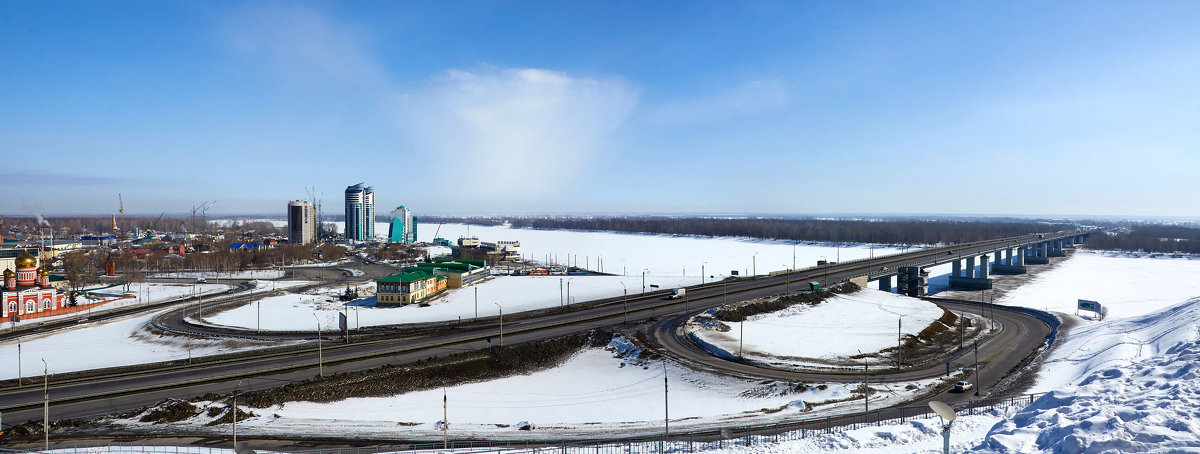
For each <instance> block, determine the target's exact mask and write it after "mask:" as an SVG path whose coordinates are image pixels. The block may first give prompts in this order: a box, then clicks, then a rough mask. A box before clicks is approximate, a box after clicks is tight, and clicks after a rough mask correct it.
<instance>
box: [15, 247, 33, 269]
mask: <svg viewBox="0 0 1200 454" xmlns="http://www.w3.org/2000/svg"><path fill="white" fill-rule="evenodd" d="M16 265H17V269H21V268H33V267H35V266H37V259H35V258H33V256H32V255H29V250H28V249H26V250H25V253H24V254H21V256H20V257H17V260H16Z"/></svg>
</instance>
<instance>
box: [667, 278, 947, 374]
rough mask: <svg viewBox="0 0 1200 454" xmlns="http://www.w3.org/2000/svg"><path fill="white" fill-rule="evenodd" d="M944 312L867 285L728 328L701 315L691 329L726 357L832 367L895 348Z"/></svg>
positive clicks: (704, 342) (915, 300)
mask: <svg viewBox="0 0 1200 454" xmlns="http://www.w3.org/2000/svg"><path fill="white" fill-rule="evenodd" d="M710 312H711V311H710ZM942 315H943V311H942V309H941V308H939V307H937V305H935V304H933V303H930V302H927V301H923V300H921V299H917V298H910V297H907V296H901V295H897V294H895V293H887V292H882V291H879V290H871V289H862V290H860V291H858V292H854V293H851V294H843V295H836V296H834V297H832V298H829V299H827V300H826V301H824V302H821V303H819V304H817V305H815V306H810V305H807V304H797V305H794V306H792V307H789V308H787V309H784V310H781V311H775V312H770V313H765V314H758V315H754V316H751V317H749V318H748V319H747V320H746V321H745V322H742V323H725V325H726V331H722V330H721V329H718V326H720V325H718V323H719V322H718V321H717V320H715V319H714V318H712V317H711V316H708V315H707V314H705V315H700V316H696V317H693V318H692V320H691V321H690V322H689V324H688V327H687V329H688V331H689V333H690V334H691V335H692V337H693V339H695V340H697V341H699V342H700V343H701V344H702V345H705V346H706V348H707V349H708V350H710V351H714V352H716V353H717V354H718V355H721V356H725V357H736V356H738V352H739V350H741V356H742V357H743V358H746V359H748V360H751V361H757V362H762V363H768V364H772V365H777V366H799V367H829V366H830V365H831V363H830V362H829V360H836V359H839V358H848V357H851V356H855V355H858V354H860V353H862V354H867V355H870V354H872V353H875V352H878V351H880V350H883V349H885V348H891V347H895V346H896V342H897V339H898V338H899V336H901V335H906V336H907V335H916V334H918V333H920V332H921V331H922V330H924V329H925V328H926V327H928V326H929V325H930V324H931V323H933V322H935V321H937V319H939V318H941V317H942ZM898 330H899V332H898ZM743 333H744V334H745V338H744V339H742V338H740V337H741V335H742V334H743ZM856 367H861V365H859V366H856Z"/></svg>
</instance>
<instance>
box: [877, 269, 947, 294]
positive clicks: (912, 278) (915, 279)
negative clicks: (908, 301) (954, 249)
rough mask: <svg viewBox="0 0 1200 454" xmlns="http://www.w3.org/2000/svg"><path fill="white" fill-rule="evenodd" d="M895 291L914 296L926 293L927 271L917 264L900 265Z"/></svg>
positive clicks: (897, 271)
mask: <svg viewBox="0 0 1200 454" xmlns="http://www.w3.org/2000/svg"><path fill="white" fill-rule="evenodd" d="M955 262H957V261H955ZM889 281H890V278H889ZM896 293H899V294H901V295H907V296H911V297H914V298H919V297H922V296H925V295H928V294H929V271H926V270H924V269H922V268H921V267H917V266H902V267H899V268H897V269H896Z"/></svg>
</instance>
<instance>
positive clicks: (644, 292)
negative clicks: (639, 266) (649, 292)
mask: <svg viewBox="0 0 1200 454" xmlns="http://www.w3.org/2000/svg"><path fill="white" fill-rule="evenodd" d="M647 271H650V270H648V269H643V270H642V295H643V296H645V295H646V272H647Z"/></svg>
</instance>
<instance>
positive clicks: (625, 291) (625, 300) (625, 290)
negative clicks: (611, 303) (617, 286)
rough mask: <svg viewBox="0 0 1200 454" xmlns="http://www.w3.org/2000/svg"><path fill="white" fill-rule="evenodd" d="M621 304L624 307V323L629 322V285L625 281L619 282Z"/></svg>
mask: <svg viewBox="0 0 1200 454" xmlns="http://www.w3.org/2000/svg"><path fill="white" fill-rule="evenodd" d="M621 293H622V296H621V305H622V306H624V307H625V324H626V325H628V324H629V287H626V286H625V283H624V282H622V283H621Z"/></svg>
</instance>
